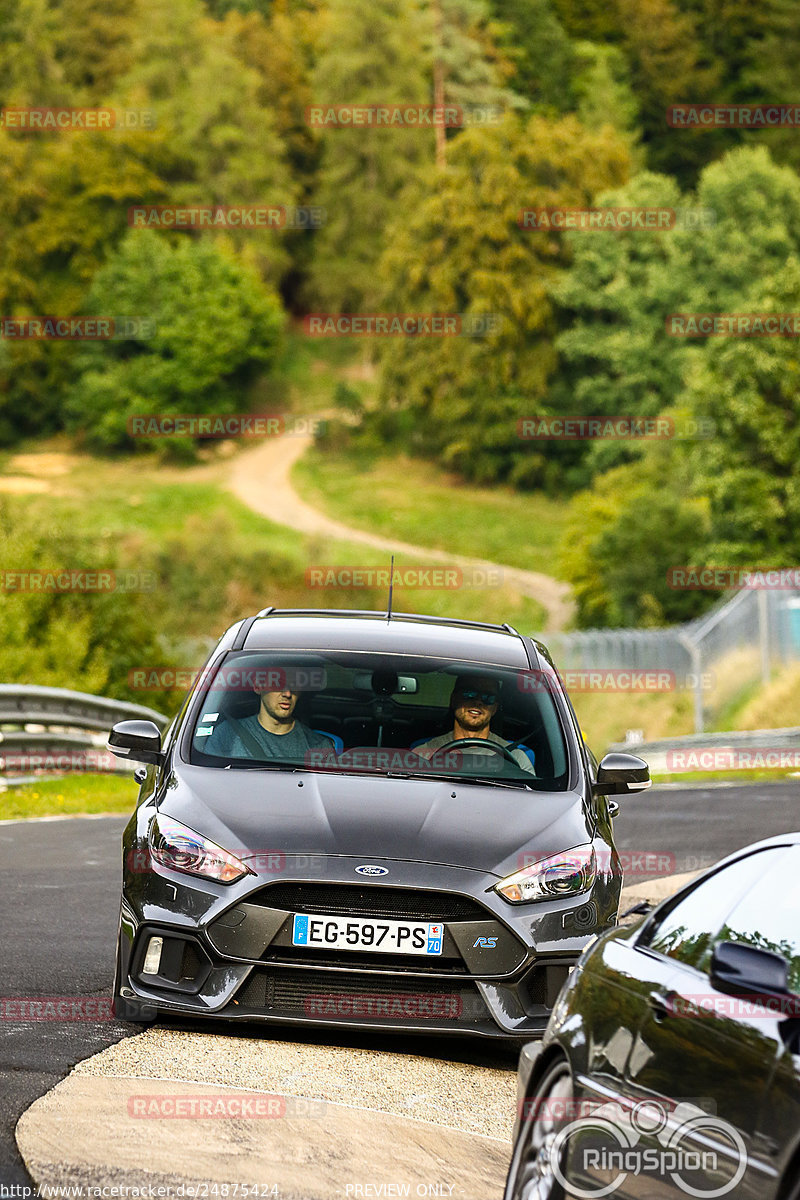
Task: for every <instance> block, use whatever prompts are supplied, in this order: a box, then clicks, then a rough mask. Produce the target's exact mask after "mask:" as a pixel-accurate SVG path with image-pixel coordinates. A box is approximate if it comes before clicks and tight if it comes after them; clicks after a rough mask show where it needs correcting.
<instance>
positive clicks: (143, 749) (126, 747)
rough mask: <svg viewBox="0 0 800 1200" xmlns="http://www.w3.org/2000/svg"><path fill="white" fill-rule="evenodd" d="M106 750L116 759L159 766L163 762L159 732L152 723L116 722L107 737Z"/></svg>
mask: <svg viewBox="0 0 800 1200" xmlns="http://www.w3.org/2000/svg"><path fill="white" fill-rule="evenodd" d="M108 749H109V750H110V751H111V753H112V754H116V756H117V758H128V759H133V761H134V762H146V763H155V764H156V766H160V765H161V763H162V762H163V761H164V753H163V751H162V749H161V732H160V730H159V728H158V726H157V725H156V724H154V722H153V721H138V720H137V721H118V722H117V724H116V725H115V726H114V728H113V729H112V730H111V733H110V734H109V735H108Z"/></svg>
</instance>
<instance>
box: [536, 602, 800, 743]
mask: <svg viewBox="0 0 800 1200" xmlns="http://www.w3.org/2000/svg"><path fill="white" fill-rule="evenodd" d="M546 641H547V644H548V647H549V649H550V650H551V652H552V654H553V657H554V658H555V661H556V664H557V665H558V666H559V667H560V668H563V669H568V670H569V669H589V668H592V667H597V668H606V669H613V668H635V669H642V670H658V669H661V670H669V671H673V672H675V676H676V678H677V680H678V681H679V684H681V683H682V685H683V686H686V687H688V688H689V689H690V690H691V691H692V693H693V696H694V725H695V730H696V732H697V733H702V732H703V730H704V728H705V725H706V721H707V718H708V716H709V713H710V712H712V711H713V709H714V705H715V701H714V679H713V676H714V673H715V671H717V670H718V669H719V668H721V667H723V666H724V665H726V664H727V668H728V670H729V671H730V672H732V673H734V674H735V675H736V676H737V677H738V681H739V683H740V684H741V685H742V686H744V685H745V684H747V683H750V682H757V681H758V680H761V681H762V682H764V683H766V682H768V681H769V679H770V677H771V675H772V671H773V670H774V668H776V667H778V666H785V665H786V664H787V663H791V662H797V661H800V590H797V589H792V588H787V589H785V590H780V591H778V590H768V589H766V588H747V589H744V590H742V591H740V592H738V593H737V594H736V595H735V596H734V597H733V599H732V600H727V601H723V602H722V603H720V604H719V605H717V606H716V607H715V608H714V609H712V611H711V612H710V613H707V614H706V615H705V616H704V617H701V618H699V619H697V620H695V621H687V622H686V623H685V624H683V625H670V626H665V627H662V628H658V629H588V630H585V631H583V632H580V633H558V634H549V635H548V636H547V638H546ZM779 723H783V722H779Z"/></svg>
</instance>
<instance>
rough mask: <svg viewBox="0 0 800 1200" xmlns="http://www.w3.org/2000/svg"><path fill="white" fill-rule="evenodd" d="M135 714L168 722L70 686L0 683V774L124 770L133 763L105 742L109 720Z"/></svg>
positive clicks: (155, 714)
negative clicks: (109, 748)
mask: <svg viewBox="0 0 800 1200" xmlns="http://www.w3.org/2000/svg"><path fill="white" fill-rule="evenodd" d="M136 718H138V719H139V720H146V721H154V722H155V724H156V725H158V727H159V728H160V729H162V730H163V729H165V728H166V727H167V725H168V724H169V721H170V718H169V717H166V716H164V714H163V713H160V712H156V711H155V710H154V709H152V708H147V707H146V706H145V705H143V704H133V703H131V702H130V701H127V700H110V699H108V697H106V696H93V695H90V694H89V693H88V692H74V691H71V690H70V689H68V688H48V687H37V686H35V685H32V684H14V683H4V684H0V775H2V776H6V777H8V778H9V779H11V778H13V777H15V775H16V772H22V773H23V774H24V775H25V776H26V777H29V776H30V775H31V773H32V772H34V773H35V772H38V773H40V774H61V773H66V772H70V773H72V772H83V773H85V772H87V771H102V772H114V773H120V774H123V775H128V774H130V773H131V772H132V771H133V770H134V769H135V767H136V764H135V763H127V762H124V761H122V760H120V759H118V758H116V756H115V755H113V754H110V753H108V751H107V750H106V749H105V743H106V737H107V735H108V731H109V730H110V729H111V726H112V725H114V724H115V723H116V722H117V721H125V720H129V719H136ZM37 726H38V728H36V727H37ZM32 727H33V728H32Z"/></svg>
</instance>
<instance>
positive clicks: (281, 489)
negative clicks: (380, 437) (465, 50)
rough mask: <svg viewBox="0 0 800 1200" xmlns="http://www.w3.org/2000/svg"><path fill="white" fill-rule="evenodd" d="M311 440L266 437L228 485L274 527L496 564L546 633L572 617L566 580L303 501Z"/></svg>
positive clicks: (459, 562) (238, 463)
mask: <svg viewBox="0 0 800 1200" xmlns="http://www.w3.org/2000/svg"><path fill="white" fill-rule="evenodd" d="M312 440H313V439H312V438H311V436H310V435H309V436H308V437H291V438H278V439H274V440H266V441H264V442H262V443H261V444H260V445H258V446H256V447H254V448H253V449H252V450H247V451H245V453H243V454H241V455H239V456H238V457H237V458H236V459H235V460H234V462H233V464H232V467H231V474H230V478H229V481H228V486H229V488H230V490H231V491H232V492H233V493H234V495H236V496H238V498H239V499H240V500H242V501H243V502H244V503H245V504H247V505H248V507H250V508H252V509H253V510H254V511H255V512H257V513H260V514H261V515H262V516H264V517H268V518H269V519H270V520H271V521H275V522H276V523H277V524H279V525H288V526H289V527H290V528H291V529H296V530H298V532H300V533H306V534H313V535H316V536H318V537H320V536H321V537H326V538H340V539H343V540H345V541H349V542H358V543H360V544H361V545H364V546H372V547H373V548H374V549H376V550H386V551H389V552H390V553H394V554H409V555H413V556H414V557H415V558H417V559H422V560H427V561H433V562H442V563H449V564H451V565H453V566H458V567H482V568H484V569H486V568H494V569H495V570H496V569H497V568H498V567H499V568H500V570H502V572H503V580H504V582H506V583H508V584H510V585H511V586H512V587H514V588H516V590H517V591H518V592H520V594H521V595H523V596H530V597H532V598H533V599H534V600H538V602H539V603H540V604H541V605H542V607H543V608H544V609H545V610H546V613H547V618H546V621H545V627H544V630H543V632H549V633H552V632H554V631H556V630H559V629H563V628H564V627H565V626H566V624H567V623H568V621H569V619H570V617H571V615H572V602H571V599H570V589H569V586H568V584H565V583H561V582H559V580H557V579H553V578H551V576H549V575H542V574H540V573H539V572H538V571H523V570H521V569H520V568H517V567H507V566H503V565H502V564H500V563H492V562H488V561H487V560H486V559H482V558H472V557H468V556H467V555H463V554H453V553H450V552H448V551H446V550H434V549H431V548H429V547H426V546H415V545H412V544H411V543H409V542H401V541H397V540H395V539H394V538H387V537H381V536H380V535H379V534H376V533H367V532H366V531H365V530H363V529H354V528H352V527H351V526H349V525H344V524H343V523H342V522H341V521H336V520H334V519H333V518H332V517H329V516H327V515H326V514H325V513H322V512H319V511H318V510H317V509H315V508H312V507H311V505H310V504H307V503H306V501H305V500H303V498H302V497H301V496H299V495H298V494H297V492H296V491H295V490H294V487H293V486H292V480H291V472H292V467H293V466H294V464H295V463H296V462H297V460H298V458H300V457H301V456H302V455H303V453H304V452H305V451H306V449H307V448H308V447H309V446H310V444H311V442H312Z"/></svg>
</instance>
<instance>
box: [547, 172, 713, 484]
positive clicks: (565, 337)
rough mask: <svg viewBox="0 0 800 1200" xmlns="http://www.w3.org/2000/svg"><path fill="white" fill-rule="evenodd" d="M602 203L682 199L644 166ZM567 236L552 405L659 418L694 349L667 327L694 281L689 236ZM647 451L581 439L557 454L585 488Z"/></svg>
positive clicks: (663, 203) (644, 204)
mask: <svg viewBox="0 0 800 1200" xmlns="http://www.w3.org/2000/svg"><path fill="white" fill-rule="evenodd" d="M598 206H599V207H606V208H634V209H635V208H651V209H662V210H666V211H669V210H672V211H680V210H681V208H682V203H681V196H680V193H679V191H678V189H677V187H676V185H675V183H674V181H673V180H672V179H670V178H669V177H667V176H664V175H655V174H652V173H650V172H644V173H642V174H640V175H637V176H636V177H635V178H634V179H632V180H631V181H630V183H629V184H627V185H626V186H625V187H623V188H620V189H618V190H617V191H614V192H607V193H605V194H604V195H602V196H601V197H599V198H598ZM563 236H564V240H565V241H566V243H567V245H568V247H569V250H570V251H571V254H572V263H571V266H570V267H569V269H568V270H567V272H566V273H565V274H564V276H563V277H562V278H560V279H558V280H557V281H556V283H555V285H554V287H553V289H552V295H553V297H554V299H555V300H556V302H557V304H558V307H559V313H560V324H561V326H562V330H563V331H562V332H561V333H560V334H559V336H558V338H557V346H558V350H559V353H560V355H561V361H560V366H559V370H558V373H557V375H556V376H555V377H554V379H553V381H552V386H551V390H550V402H551V404H552V406H553V407H554V408H556V409H557V410H558V411H560V412H563V413H565V414H570V415H572V414H574V415H578V416H594V415H602V416H623V415H632V416H643V417H652V416H657V415H658V414H659V413H662V412H663V411H664V410H665V409H667V408H669V407H670V406H671V405H672V404H674V403H675V400H676V398H677V396H678V395H679V393H680V389H681V386H682V382H683V377H684V371H685V363H686V355H687V351H688V350H689V348H690V347H689V344H688V343H687V342H685V341H680V340H679V339H677V338H674V337H669V336H668V335H667V329H666V320H667V315H668V314H669V313H670V312H675V311H678V310H681V309H683V308H684V307H685V298H686V294H687V289H688V288H689V286H690V281H691V271H690V266H689V261H688V252H687V248H686V245H685V243H684V241H683V240H681V239H680V238H679V237H678V236H677V233H675V232H671V231H669V230H666V229H661V230H653V231H652V232H651V231H649V230H645V229H631V230H619V231H613V232H612V231H596V232H591V231H588V232H587V231H581V230H576V231H575V232H573V233H566V234H564V235H563ZM641 451H642V443H633V442H597V443H595V444H589V443H582V444H577V445H573V446H565V447H563V448H559V453H558V455H557V457H558V459H559V461H561V462H562V463H563V465H564V468H565V469H568V470H569V471H570V475H569V476H568V478H570V480H571V482H572V483H573V485H574V484H575V483H580V484H584V485H585V484H586V483H587V482H588V481H589V479H590V478H591V476H592V475H593V474H595V473H596V472H598V471H603V470H606V469H608V468H609V467H612V466H614V465H616V464H618V463H621V462H625V461H629V460H631V459H634V458H638V457H639V455H640V454H641Z"/></svg>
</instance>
